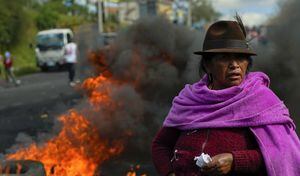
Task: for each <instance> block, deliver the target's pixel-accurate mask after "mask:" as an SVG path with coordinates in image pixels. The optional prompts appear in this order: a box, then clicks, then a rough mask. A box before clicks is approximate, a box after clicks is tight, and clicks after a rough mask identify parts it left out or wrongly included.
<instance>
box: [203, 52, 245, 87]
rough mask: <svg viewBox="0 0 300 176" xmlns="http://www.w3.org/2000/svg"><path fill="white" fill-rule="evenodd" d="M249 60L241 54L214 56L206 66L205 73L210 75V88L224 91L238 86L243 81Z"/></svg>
mask: <svg viewBox="0 0 300 176" xmlns="http://www.w3.org/2000/svg"><path fill="white" fill-rule="evenodd" d="M248 65H249V59H248V56H247V55H243V54H232V53H224V54H216V55H214V56H213V57H212V59H211V60H210V61H208V62H207V64H206V70H207V73H210V74H211V75H212V79H213V82H212V88H213V89H225V88H228V87H232V86H238V85H240V84H241V82H242V81H243V79H244V77H245V75H246V72H247V68H248Z"/></svg>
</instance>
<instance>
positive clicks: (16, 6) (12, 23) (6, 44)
mask: <svg viewBox="0 0 300 176" xmlns="http://www.w3.org/2000/svg"><path fill="white" fill-rule="evenodd" d="M21 1H22V0H13V1H8V0H0V49H1V50H4V49H7V48H10V47H11V46H12V45H13V44H15V43H17V42H18V39H19V36H20V31H21V30H22V24H23V23H22V18H23V14H24V13H23V12H24V11H23V7H22V5H21V4H22V2H21Z"/></svg>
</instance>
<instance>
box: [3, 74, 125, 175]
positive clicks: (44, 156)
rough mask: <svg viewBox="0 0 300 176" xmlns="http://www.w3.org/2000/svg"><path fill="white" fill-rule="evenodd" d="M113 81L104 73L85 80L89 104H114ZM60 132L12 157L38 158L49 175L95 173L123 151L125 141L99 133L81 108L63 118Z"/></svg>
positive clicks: (11, 157) (9, 156)
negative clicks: (106, 137)
mask: <svg viewBox="0 0 300 176" xmlns="http://www.w3.org/2000/svg"><path fill="white" fill-rule="evenodd" d="M107 84H110V80H109V79H108V78H106V77H104V76H99V77H96V78H89V79H87V80H86V81H85V82H84V83H83V88H85V89H87V90H88V97H89V103H90V104H91V105H92V106H94V107H97V106H101V105H107V103H108V104H109V103H112V100H111V99H110V96H109V91H110V90H109V88H108V87H106V86H103V85H107ZM59 121H60V122H61V123H62V129H61V131H60V133H59V134H58V135H57V136H55V137H54V138H52V139H50V140H49V141H47V142H46V143H44V144H42V145H38V144H35V143H34V144H31V145H30V146H29V147H28V148H22V149H20V150H19V151H17V152H16V153H13V154H9V155H7V158H6V159H8V160H37V161H40V162H42V163H43V164H44V167H45V169H46V173H47V175H48V176H51V175H56V176H57V175H58V176H81V175H84V176H93V175H95V173H96V172H97V169H98V166H99V165H101V163H103V162H104V161H105V160H107V159H109V158H110V157H112V156H114V155H117V154H119V153H120V152H121V151H122V150H123V142H122V141H121V140H115V141H111V140H107V139H104V138H102V137H101V136H100V135H99V130H98V129H97V127H96V126H93V124H91V123H90V121H88V120H87V118H85V117H84V115H83V114H81V113H80V112H78V111H75V110H70V112H69V114H67V115H62V116H60V117H59Z"/></svg>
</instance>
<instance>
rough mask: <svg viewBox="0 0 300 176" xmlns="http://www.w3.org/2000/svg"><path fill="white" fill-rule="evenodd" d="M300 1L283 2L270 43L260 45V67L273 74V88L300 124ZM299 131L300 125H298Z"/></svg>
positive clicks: (272, 24)
mask: <svg viewBox="0 0 300 176" xmlns="http://www.w3.org/2000/svg"><path fill="white" fill-rule="evenodd" d="M299 6H300V1H297V0H289V1H286V3H285V4H282V6H281V11H280V13H279V14H278V16H276V17H274V18H273V19H272V20H270V21H269V24H268V26H267V29H268V39H269V43H268V44H267V45H260V46H258V47H257V49H258V57H257V59H255V62H256V64H257V68H258V69H260V70H263V71H265V72H266V73H267V74H268V75H269V76H270V78H271V88H272V89H273V90H274V91H275V92H276V94H277V95H278V96H279V97H280V98H281V99H282V100H283V101H284V102H285V104H286V105H287V106H288V108H289V110H290V113H291V116H292V118H293V119H294V120H295V121H296V123H297V124H298V126H299V125H300V119H299V116H300V110H299V108H297V105H298V102H299V101H300V94H299V92H298V90H297V89H298V87H299V86H300V70H299V66H300V59H299V56H298V51H299V45H300V35H299V30H300V24H299V23H298V21H299V20H300V11H299V9H298V7H299ZM298 132H299V128H298Z"/></svg>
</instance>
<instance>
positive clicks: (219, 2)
mask: <svg viewBox="0 0 300 176" xmlns="http://www.w3.org/2000/svg"><path fill="white" fill-rule="evenodd" d="M283 1H285V0H211V2H212V5H213V7H214V8H215V9H216V10H217V11H218V12H220V13H221V14H222V17H221V19H224V20H232V19H233V16H234V15H235V12H238V13H239V14H240V16H241V17H242V19H243V22H244V23H245V24H246V25H249V26H253V25H260V24H263V23H265V22H266V21H267V20H268V19H269V18H270V17H272V16H275V15H276V14H277V13H278V12H279V10H280V9H279V3H282V2H283Z"/></svg>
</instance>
